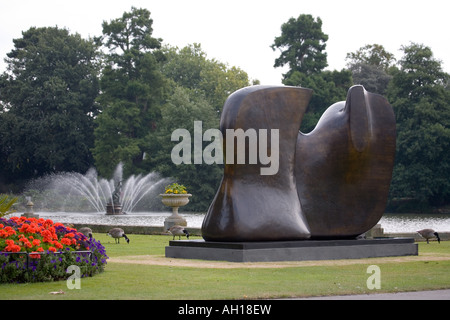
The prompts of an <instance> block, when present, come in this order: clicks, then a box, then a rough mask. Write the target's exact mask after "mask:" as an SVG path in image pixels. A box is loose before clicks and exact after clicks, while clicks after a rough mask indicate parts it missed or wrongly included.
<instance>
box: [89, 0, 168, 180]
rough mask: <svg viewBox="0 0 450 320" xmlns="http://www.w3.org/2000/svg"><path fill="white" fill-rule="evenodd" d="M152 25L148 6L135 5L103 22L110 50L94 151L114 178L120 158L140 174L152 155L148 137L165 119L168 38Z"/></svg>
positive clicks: (98, 163)
mask: <svg viewBox="0 0 450 320" xmlns="http://www.w3.org/2000/svg"><path fill="white" fill-rule="evenodd" d="M152 24H153V20H152V19H151V18H150V12H149V11H148V10H146V9H137V8H134V7H132V9H131V12H125V13H124V14H123V15H122V17H120V18H118V19H114V20H111V21H110V22H106V21H105V22H103V37H102V39H101V40H102V41H103V43H104V45H105V46H106V47H107V48H108V49H109V52H110V53H109V54H106V55H105V59H106V66H105V67H104V69H103V71H102V76H101V95H100V96H99V98H98V101H99V103H100V104H101V107H102V113H101V114H100V115H99V116H98V117H97V119H96V123H97V124H98V128H96V130H95V138H96V139H95V148H94V149H93V153H94V157H95V163H96V167H97V170H98V172H99V173H100V174H101V175H103V176H107V177H108V176H110V175H111V174H112V172H113V170H114V168H115V167H116V166H117V164H118V163H119V162H123V163H124V174H125V175H130V174H136V173H140V172H142V171H143V168H142V161H143V158H144V155H145V154H151V153H152V151H151V150H149V148H150V146H149V145H148V144H147V141H148V140H150V138H149V137H151V136H152V134H154V132H155V130H156V128H157V123H158V121H159V120H160V119H161V110H160V105H161V102H162V100H163V97H164V87H165V82H164V77H163V76H162V74H161V72H160V67H159V63H160V62H161V60H163V59H164V55H163V54H162V53H161V51H160V50H159V49H160V48H161V42H162V40H161V39H156V38H153V37H152V33H153V29H152Z"/></svg>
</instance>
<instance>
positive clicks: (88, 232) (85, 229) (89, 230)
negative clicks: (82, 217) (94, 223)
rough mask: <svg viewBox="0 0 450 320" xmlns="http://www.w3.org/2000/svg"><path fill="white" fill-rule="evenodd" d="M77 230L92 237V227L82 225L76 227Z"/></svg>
mask: <svg viewBox="0 0 450 320" xmlns="http://www.w3.org/2000/svg"><path fill="white" fill-rule="evenodd" d="M78 232H81V233H82V234H84V235H85V236H86V237H88V238H89V239H92V229H91V228H88V227H83V228H80V229H78Z"/></svg>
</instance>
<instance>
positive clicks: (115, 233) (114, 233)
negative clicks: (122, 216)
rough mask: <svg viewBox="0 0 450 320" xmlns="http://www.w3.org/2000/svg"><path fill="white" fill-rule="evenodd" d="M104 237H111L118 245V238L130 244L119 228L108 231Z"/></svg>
mask: <svg viewBox="0 0 450 320" xmlns="http://www.w3.org/2000/svg"><path fill="white" fill-rule="evenodd" d="M106 235H108V236H110V237H113V238H114V240H115V241H116V243H120V238H122V237H124V238H125V240H126V241H127V243H128V244H129V243H130V239H128V237H127V235H126V234H125V231H123V229H121V228H113V229H111V230H109V231H108V233H107V234H106Z"/></svg>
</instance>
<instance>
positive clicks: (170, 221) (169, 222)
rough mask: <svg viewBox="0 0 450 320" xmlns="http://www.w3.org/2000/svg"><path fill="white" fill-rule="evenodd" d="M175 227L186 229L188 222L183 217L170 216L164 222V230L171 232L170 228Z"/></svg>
mask: <svg viewBox="0 0 450 320" xmlns="http://www.w3.org/2000/svg"><path fill="white" fill-rule="evenodd" d="M175 225H178V226H182V227H186V226H187V221H186V219H184V218H183V217H181V216H176V217H173V216H170V217H168V218H166V219H165V220H164V230H169V229H170V227H173V226H175Z"/></svg>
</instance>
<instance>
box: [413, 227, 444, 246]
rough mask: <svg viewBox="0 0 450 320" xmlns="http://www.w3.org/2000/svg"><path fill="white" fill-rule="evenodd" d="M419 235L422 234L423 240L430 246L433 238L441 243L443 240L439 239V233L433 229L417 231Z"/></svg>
mask: <svg viewBox="0 0 450 320" xmlns="http://www.w3.org/2000/svg"><path fill="white" fill-rule="evenodd" d="M417 233H418V234H420V235H421V236H422V237H423V238H425V239H426V240H427V243H428V244H429V243H430V242H429V240H430V239H432V238H437V241H438V242H439V243H441V238H439V233H437V232H435V231H434V230H433V229H423V230H419V231H417Z"/></svg>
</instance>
